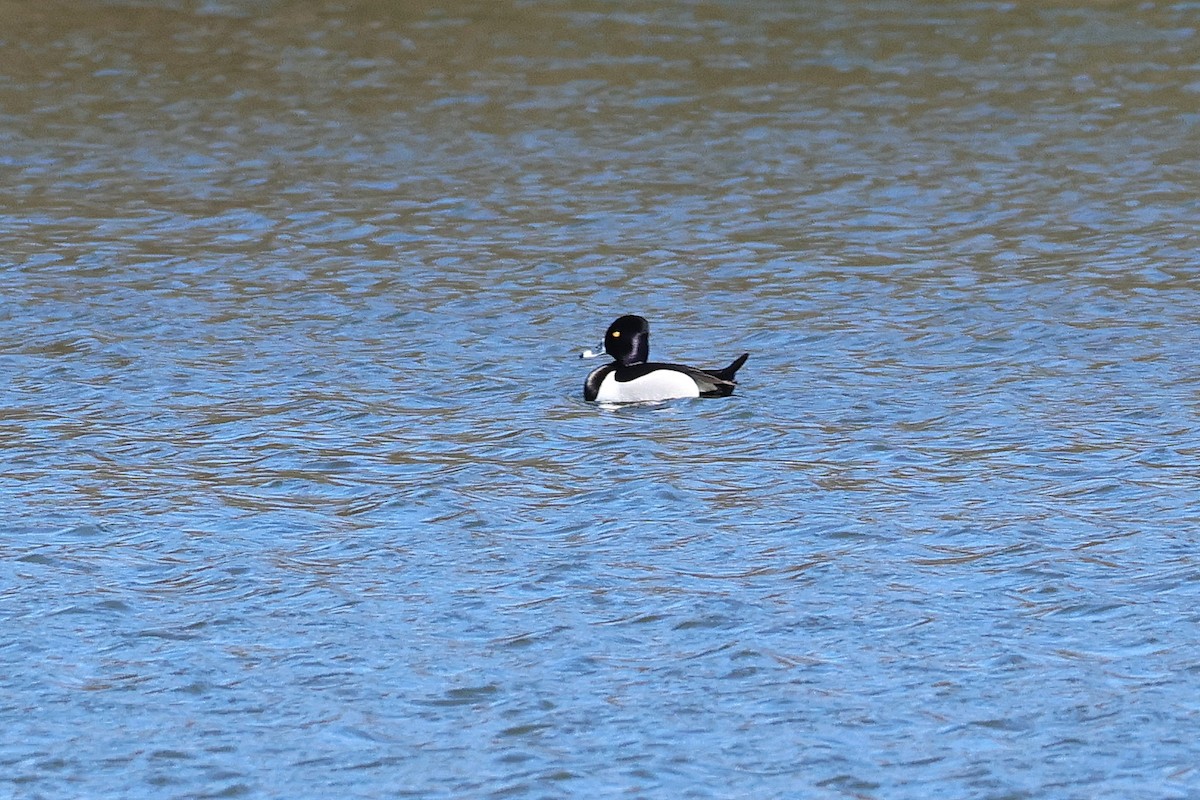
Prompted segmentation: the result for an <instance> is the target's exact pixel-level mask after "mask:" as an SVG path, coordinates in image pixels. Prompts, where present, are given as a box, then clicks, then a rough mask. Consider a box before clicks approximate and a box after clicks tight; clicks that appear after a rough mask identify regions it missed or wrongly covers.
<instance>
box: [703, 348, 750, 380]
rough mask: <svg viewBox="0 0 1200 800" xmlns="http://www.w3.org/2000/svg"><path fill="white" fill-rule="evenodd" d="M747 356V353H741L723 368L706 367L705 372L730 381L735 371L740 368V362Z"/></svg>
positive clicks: (743, 362) (744, 360) (748, 355)
mask: <svg viewBox="0 0 1200 800" xmlns="http://www.w3.org/2000/svg"><path fill="white" fill-rule="evenodd" d="M749 357H750V354H749V353H742V354H741V355H740V356H738V357H737V358H735V359H734V360H733V363H732V364H730V365H729V366H728V367H726V368H725V369H706V370H705V372H707V373H708V374H709V375H712V376H714V377H717V378H720V379H721V380H723V381H732V380H733V376H734V375H736V374H737V371H738V370H739V369H741V368H742V364H745V363H746V359H747V358H749Z"/></svg>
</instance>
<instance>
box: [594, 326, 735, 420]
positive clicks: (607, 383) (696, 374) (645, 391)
mask: <svg viewBox="0 0 1200 800" xmlns="http://www.w3.org/2000/svg"><path fill="white" fill-rule="evenodd" d="M604 350H605V352H606V353H608V354H609V355H610V356H612V357H613V359H614V360H613V362H612V363H611V364H605V365H604V366H603V367H600V368H598V369H595V370H592V372H591V374H590V375H588V376H587V380H586V381H584V384H583V399H585V400H599V401H600V402H602V403H645V402H652V401H655V400H671V399H673V398H676V397H727V396H729V395H731V394H733V387H734V386H735V385H736V384H737V381H735V380H734V379H733V376H734V375H735V374H736V373H737V371H738V370H739V369H741V366H742V364H745V363H746V359H747V358H749V357H750V354H749V353H742V354H741V355H740V356H738V357H737V358H736V359H734V361H733V363H732V364H730V365H729V366H728V367H725V369H697V368H695V367H685V366H683V365H681V364H655V363H654V362H651V361H647V359H648V358H650V324H649V323H648V322H646V320H645V319H643V318H642V317H638V316H635V315H633V314H629V315H626V316H624V317H621V318H620V319H618V320H617V321H616V322H614V323H613V324H612V325H609V326H608V331H607V332H606V333H605V334H604Z"/></svg>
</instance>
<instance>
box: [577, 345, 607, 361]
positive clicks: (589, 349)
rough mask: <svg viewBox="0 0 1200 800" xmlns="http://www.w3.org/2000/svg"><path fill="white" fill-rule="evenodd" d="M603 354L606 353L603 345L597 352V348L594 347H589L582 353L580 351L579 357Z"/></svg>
mask: <svg viewBox="0 0 1200 800" xmlns="http://www.w3.org/2000/svg"><path fill="white" fill-rule="evenodd" d="M603 354H604V348H603V347H601V348H600V351H599V352H596V351H595V350H592V348H590V347H589V348H588V349H586V350H584V351H583V352H582V353H580V354H579V357H580V358H597V357H599V356H601V355H603Z"/></svg>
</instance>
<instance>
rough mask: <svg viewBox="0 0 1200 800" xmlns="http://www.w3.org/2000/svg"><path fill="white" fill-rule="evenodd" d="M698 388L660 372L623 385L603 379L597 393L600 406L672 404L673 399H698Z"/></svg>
mask: <svg viewBox="0 0 1200 800" xmlns="http://www.w3.org/2000/svg"><path fill="white" fill-rule="evenodd" d="M699 396H700V387H698V386H697V385H696V382H695V381H694V380H692V379H691V378H689V377H688V376H687V375H684V374H683V373H682V372H676V371H675V370H673V369H660V370H655V371H654V372H651V373H650V374H649V375H643V376H642V377H640V378H635V379H634V380H631V381H625V382H624V383H622V382H620V381H618V380H617V379H616V378H615V377H613V373H611V372H610V373H608V374H607V375H605V376H604V380H603V381H601V382H600V388H599V390H598V391H597V392H596V400H598V401H599V402H601V403H649V402H653V401H655V400H672V399H674V398H676V397H699Z"/></svg>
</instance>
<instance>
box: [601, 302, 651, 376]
mask: <svg viewBox="0 0 1200 800" xmlns="http://www.w3.org/2000/svg"><path fill="white" fill-rule="evenodd" d="M604 350H605V352H607V353H608V354H609V355H610V356H612V357H613V358H615V359H616V360H617V363H618V364H620V365H621V366H623V367H628V366H630V365H632V364H641V363H643V362H645V361H648V360H649V359H650V323H648V322H646V320H645V319H643V318H642V317H639V316H635V315H633V314H627V315H626V316H624V317H621V318H620V319H618V320H617V321H616V322H614V323H613V324H612V325H609V326H608V332H606V333H605V334H604Z"/></svg>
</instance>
